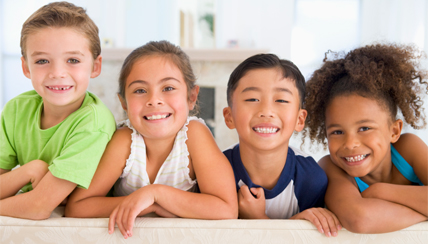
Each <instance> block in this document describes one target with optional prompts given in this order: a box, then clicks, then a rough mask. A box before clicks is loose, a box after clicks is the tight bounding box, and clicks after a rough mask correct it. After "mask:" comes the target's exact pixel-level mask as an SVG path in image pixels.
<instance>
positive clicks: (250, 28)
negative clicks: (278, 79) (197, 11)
mask: <svg viewBox="0 0 428 244" xmlns="http://www.w3.org/2000/svg"><path fill="white" fill-rule="evenodd" d="M294 4H295V1H294V0H269V1H260V0H217V4H216V9H217V10H216V46H217V48H227V47H228V42H229V41H230V40H236V41H237V42H238V45H239V47H240V48H264V49H268V50H270V51H271V52H273V53H275V54H277V55H278V56H279V57H281V58H290V56H291V31H292V28H293V19H294Z"/></svg>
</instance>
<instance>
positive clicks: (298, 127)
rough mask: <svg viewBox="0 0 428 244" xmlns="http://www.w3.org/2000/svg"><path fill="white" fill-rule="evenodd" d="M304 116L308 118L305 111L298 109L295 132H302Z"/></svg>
mask: <svg viewBox="0 0 428 244" xmlns="http://www.w3.org/2000/svg"><path fill="white" fill-rule="evenodd" d="M306 116H308V111H306V110H305V109H300V110H299V116H298V117H297V123H296V126H295V127H294V130H295V131H297V132H300V131H302V130H303V128H305V120H306Z"/></svg>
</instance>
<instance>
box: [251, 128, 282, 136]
mask: <svg viewBox="0 0 428 244" xmlns="http://www.w3.org/2000/svg"><path fill="white" fill-rule="evenodd" d="M253 130H254V131H255V132H258V133H262V134H273V133H276V132H278V131H279V128H274V127H254V128H253Z"/></svg>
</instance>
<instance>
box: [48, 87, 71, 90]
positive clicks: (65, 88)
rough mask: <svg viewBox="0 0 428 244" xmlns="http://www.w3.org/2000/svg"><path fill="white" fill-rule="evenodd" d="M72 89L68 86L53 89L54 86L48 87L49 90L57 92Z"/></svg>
mask: <svg viewBox="0 0 428 244" xmlns="http://www.w3.org/2000/svg"><path fill="white" fill-rule="evenodd" d="M70 87H71V86H66V87H52V86H48V88H49V89H52V90H57V91H63V90H68V89H70Z"/></svg>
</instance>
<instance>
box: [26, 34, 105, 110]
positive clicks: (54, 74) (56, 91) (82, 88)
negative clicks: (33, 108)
mask: <svg viewBox="0 0 428 244" xmlns="http://www.w3.org/2000/svg"><path fill="white" fill-rule="evenodd" d="M26 49H27V55H26V58H24V57H22V58H21V59H22V68H23V72H24V75H25V76H26V77H27V78H29V79H31V82H32V84H33V87H34V90H36V91H37V93H38V94H39V95H40V96H41V97H42V98H43V102H44V104H45V109H46V106H48V107H49V108H61V109H67V108H74V110H75V109H77V108H79V107H80V105H81V104H82V101H83V99H84V97H85V93H86V89H87V88H88V84H89V80H90V78H95V77H97V76H98V75H99V74H100V72H101V56H98V57H97V58H96V59H95V60H94V58H93V55H92V53H91V51H90V49H89V40H88V38H86V36H84V35H83V34H81V33H79V32H78V31H77V30H75V29H73V28H68V27H61V28H43V29H40V30H37V31H36V32H34V33H32V34H30V35H29V36H28V39H27V42H26ZM72 110H73V109H72Z"/></svg>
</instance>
